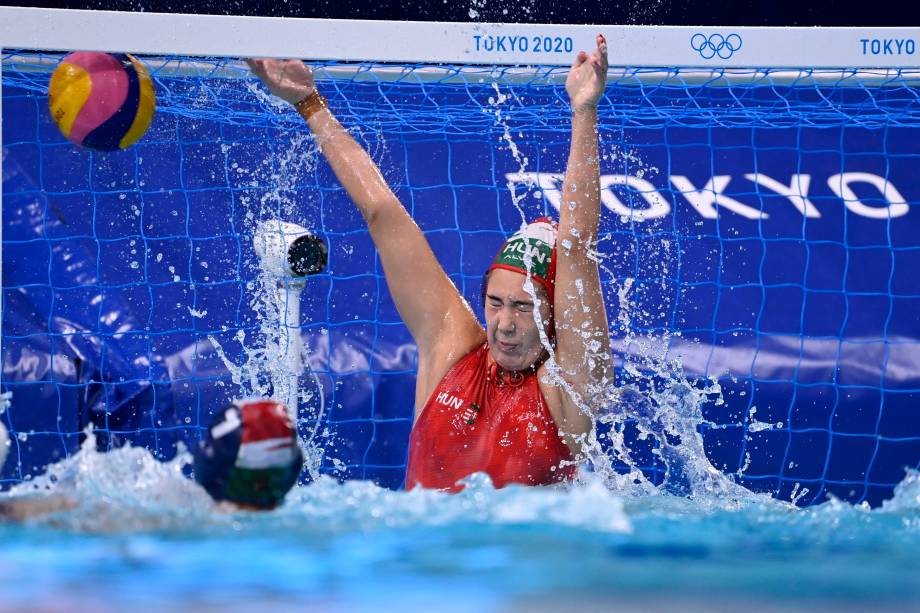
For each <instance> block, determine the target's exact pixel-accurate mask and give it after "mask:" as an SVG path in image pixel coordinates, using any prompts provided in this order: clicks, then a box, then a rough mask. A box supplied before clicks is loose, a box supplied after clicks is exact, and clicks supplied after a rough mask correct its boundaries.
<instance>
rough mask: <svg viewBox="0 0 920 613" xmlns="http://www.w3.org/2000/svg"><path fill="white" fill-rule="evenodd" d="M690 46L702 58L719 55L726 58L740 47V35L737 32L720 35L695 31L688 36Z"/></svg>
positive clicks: (709, 58)
mask: <svg viewBox="0 0 920 613" xmlns="http://www.w3.org/2000/svg"><path fill="white" fill-rule="evenodd" d="M690 47H691V48H692V49H693V50H694V51H696V52H697V53H699V54H700V56H701V57H702V58H703V59H704V60H711V59H712V58H714V57H716V56H719V57H720V58H722V59H723V60H727V59H728V58H730V57H731V56H732V55H734V53H735V51H738V50H739V49H741V37H740V36H738V35H737V34H729V35H728V36H722V35H721V34H710V35H709V36H706V35H705V34H701V33H699V32H698V33H696V34H694V35H693V36H692V37H691V38H690Z"/></svg>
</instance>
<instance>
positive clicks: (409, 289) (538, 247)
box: [249, 35, 612, 491]
mask: <svg viewBox="0 0 920 613" xmlns="http://www.w3.org/2000/svg"><path fill="white" fill-rule="evenodd" d="M249 65H250V67H251V68H252V71H253V72H254V73H255V74H256V75H257V76H258V77H259V78H261V79H262V81H263V82H264V83H265V85H266V86H267V87H268V89H269V90H270V91H271V92H272V93H273V94H275V95H276V96H279V97H281V98H283V99H284V100H286V101H288V102H290V103H291V104H293V105H294V107H295V108H296V109H297V111H298V112H299V113H300V115H301V116H302V117H303V118H304V119H305V120H306V122H307V124H308V125H309V127H310V129H311V130H312V132H313V134H314V136H315V137H316V140H317V143H318V144H319V146H320V147H321V149H322V152H323V154H324V156H325V157H326V160H327V161H328V162H329V165H330V166H331V167H332V170H333V171H334V172H335V174H336V177H338V179H339V181H340V182H341V184H342V186H343V187H344V188H345V190H346V191H347V192H348V195H349V196H350V197H351V199H352V200H353V201H354V203H355V204H356V205H357V207H358V209H359V210H360V211H361V214H362V215H363V216H364V219H365V221H366V222H367V227H368V230H369V231H370V235H371V238H372V239H373V241H374V245H375V246H376V248H377V251H378V253H379V255H380V260H381V262H382V264H383V269H384V274H385V275H386V280H387V285H388V286H389V288H390V292H391V293H392V295H393V299H394V301H395V303H396V307H397V309H398V310H399V313H400V315H401V316H402V318H403V321H404V322H405V323H406V326H407V327H408V328H409V331H410V333H411V334H412V337H413V338H414V339H415V342H416V344H417V345H418V352H419V354H418V378H417V382H416V388H415V418H416V420H415V425H414V427H413V429H412V434H411V436H410V440H409V463H408V469H407V475H406V487H407V488H412V487H415V486H418V485H420V486H423V487H429V488H438V489H445V490H449V491H456V490H458V489H460V487H461V486H460V485H458V484H457V482H458V480H459V479H462V478H463V477H465V476H467V475H470V474H472V473H475V472H485V473H487V474H488V475H489V476H490V477H491V478H492V481H493V483H494V484H495V486H496V487H502V486H504V485H506V484H509V483H523V484H532V485H539V484H549V483H554V482H559V481H563V480H565V479H569V478H572V477H573V476H574V473H575V462H574V460H576V459H577V458H578V457H579V454H580V451H581V445H582V443H583V441H584V438H585V436H586V435H587V434H588V433H589V432H590V431H591V428H592V419H591V417H590V415H588V414H587V413H586V409H587V410H588V411H590V410H592V409H593V408H595V407H596V404H597V403H598V402H600V399H599V397H598V391H599V390H603V389H604V388H606V387H609V385H610V384H611V383H612V363H611V362H612V360H611V357H610V354H609V347H608V345H609V344H608V342H607V318H606V311H605V308H604V301H603V295H602V293H601V287H600V278H599V274H598V267H597V261H596V259H595V258H593V257H592V255H591V254H592V252H593V249H594V246H595V243H596V240H597V231H598V223H599V218H600V178H599V167H598V136H597V104H598V101H599V100H600V98H601V96H602V94H603V92H604V87H605V84H606V76H607V44H606V41H605V40H604V37H603V36H601V35H598V37H597V49H596V50H595V51H594V52H593V53H591V54H590V55H589V54H587V53H585V52H583V51H582V52H580V53H579V54H578V56H577V57H576V58H575V62H574V63H573V64H572V68H571V70H570V71H569V74H568V78H567V79H566V91H567V92H568V95H569V100H570V104H571V109H572V140H571V149H570V152H569V159H568V165H567V168H566V173H565V180H564V182H563V188H562V189H563V198H562V206H561V210H560V219H559V223H558V226H557V224H556V223H554V222H552V221H551V220H548V219H542V220H538V221H536V222H534V223H532V224H530V225H527V226H526V227H524V228H522V229H521V231H519V232H518V233H516V234H515V235H514V236H512V237H511V238H509V239H508V240H507V241H506V242H505V244H504V245H503V246H502V247H501V248H500V249H499V251H498V255H496V257H495V260H494V262H493V264H492V266H491V267H490V268H489V270H488V271H487V274H486V279H485V289H484V298H485V322H486V326H485V330H483V328H482V326H481V325H480V323H479V321H478V320H477V319H476V316H475V315H474V314H473V312H472V311H471V309H470V307H469V306H468V305H467V303H466V302H465V301H464V299H463V297H462V296H461V295H460V292H459V291H458V290H457V289H456V287H454V285H453V284H452V283H451V281H450V280H449V279H448V277H447V274H446V273H445V272H444V270H443V269H442V268H441V266H440V265H439V263H438V261H437V259H436V258H435V256H434V254H433V252H432V250H431V248H430V247H429V245H428V243H427V242H426V240H425V237H424V235H423V234H422V232H421V230H420V229H419V227H418V226H417V225H416V224H415V222H414V221H413V220H412V218H411V217H410V216H409V213H408V212H407V211H406V209H405V207H403V205H402V204H401V203H400V202H399V200H398V199H397V198H396V195H395V194H394V193H393V191H392V190H391V189H390V188H389V187H388V186H387V184H386V182H385V181H384V179H383V177H382V175H381V173H380V171H379V169H378V168H377V167H376V166H375V164H374V162H373V160H371V158H370V156H369V155H368V154H367V153H366V152H365V151H364V149H362V148H361V146H360V145H359V144H358V143H357V142H356V141H355V140H354V139H353V138H352V137H351V135H350V134H349V133H348V132H347V131H346V130H345V129H344V128H343V127H342V125H341V124H340V123H339V122H338V120H337V119H336V118H335V117H334V116H333V115H332V113H331V112H330V110H329V108H328V106H327V104H326V101H325V99H324V98H323V97H322V95H321V94H320V92H319V91H318V90H317V88H316V85H315V82H314V78H313V73H312V70H311V69H310V68H309V67H308V66H305V65H304V64H303V63H302V62H300V61H291V60H268V59H266V60H250V61H249ZM557 236H558V237H559V240H558V244H557V240H556V237H557ZM547 346H550V347H554V351H553V353H554V354H555V355H554V360H555V363H556V364H557V365H558V368H555V367H553V366H552V361H549V362H548V361H547V360H548V351H547V349H546V348H547Z"/></svg>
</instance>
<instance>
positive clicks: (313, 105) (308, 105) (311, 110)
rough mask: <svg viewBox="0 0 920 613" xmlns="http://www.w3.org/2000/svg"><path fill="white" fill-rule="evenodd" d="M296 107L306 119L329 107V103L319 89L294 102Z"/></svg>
mask: <svg viewBox="0 0 920 613" xmlns="http://www.w3.org/2000/svg"><path fill="white" fill-rule="evenodd" d="M294 108H295V109H297V112H298V113H300V115H301V117H303V118H304V119H310V117H312V116H313V115H315V114H316V113H319V112H320V111H322V110H323V109H327V108H329V104H328V103H327V102H326V99H325V98H323V95H322V94H321V93H319V90H318V89H314V90H313V91H312V92H310V93H309V94H307V96H306V98H304V99H303V100H301V101H300V102H297V103H295V104H294Z"/></svg>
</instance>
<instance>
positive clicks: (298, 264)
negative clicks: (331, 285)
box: [288, 234, 329, 277]
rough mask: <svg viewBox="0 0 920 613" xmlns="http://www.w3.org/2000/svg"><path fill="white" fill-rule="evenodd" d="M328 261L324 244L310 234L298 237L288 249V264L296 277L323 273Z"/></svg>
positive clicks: (327, 253) (327, 252)
mask: <svg viewBox="0 0 920 613" xmlns="http://www.w3.org/2000/svg"><path fill="white" fill-rule="evenodd" d="M328 259H329V250H328V249H327V248H326V243H324V242H323V239H321V238H319V237H317V236H313V235H312V234H306V235H304V236H301V237H299V238H298V239H297V240H295V241H294V243H293V244H292V245H291V246H290V247H289V248H288V264H290V265H291V272H292V273H294V275H295V276H297V277H305V276H306V275H315V274H318V273H321V272H323V271H324V270H325V269H326V262H327V261H328Z"/></svg>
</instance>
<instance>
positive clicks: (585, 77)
mask: <svg viewBox="0 0 920 613" xmlns="http://www.w3.org/2000/svg"><path fill="white" fill-rule="evenodd" d="M606 85H607V39H605V38H604V35H603V34H598V35H597V49H595V50H594V52H593V53H592V54H591V55H588V54H587V53H585V52H584V51H579V52H578V55H577V56H576V57H575V62H574V63H573V64H572V68H571V70H569V76H568V77H567V78H566V80H565V90H566V91H567V92H568V94H569V101H570V102H571V104H572V110H573V111H575V112H579V111H586V110H592V109H595V108H597V102H598V100H600V98H601V96H602V95H603V93H604V87H606Z"/></svg>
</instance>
